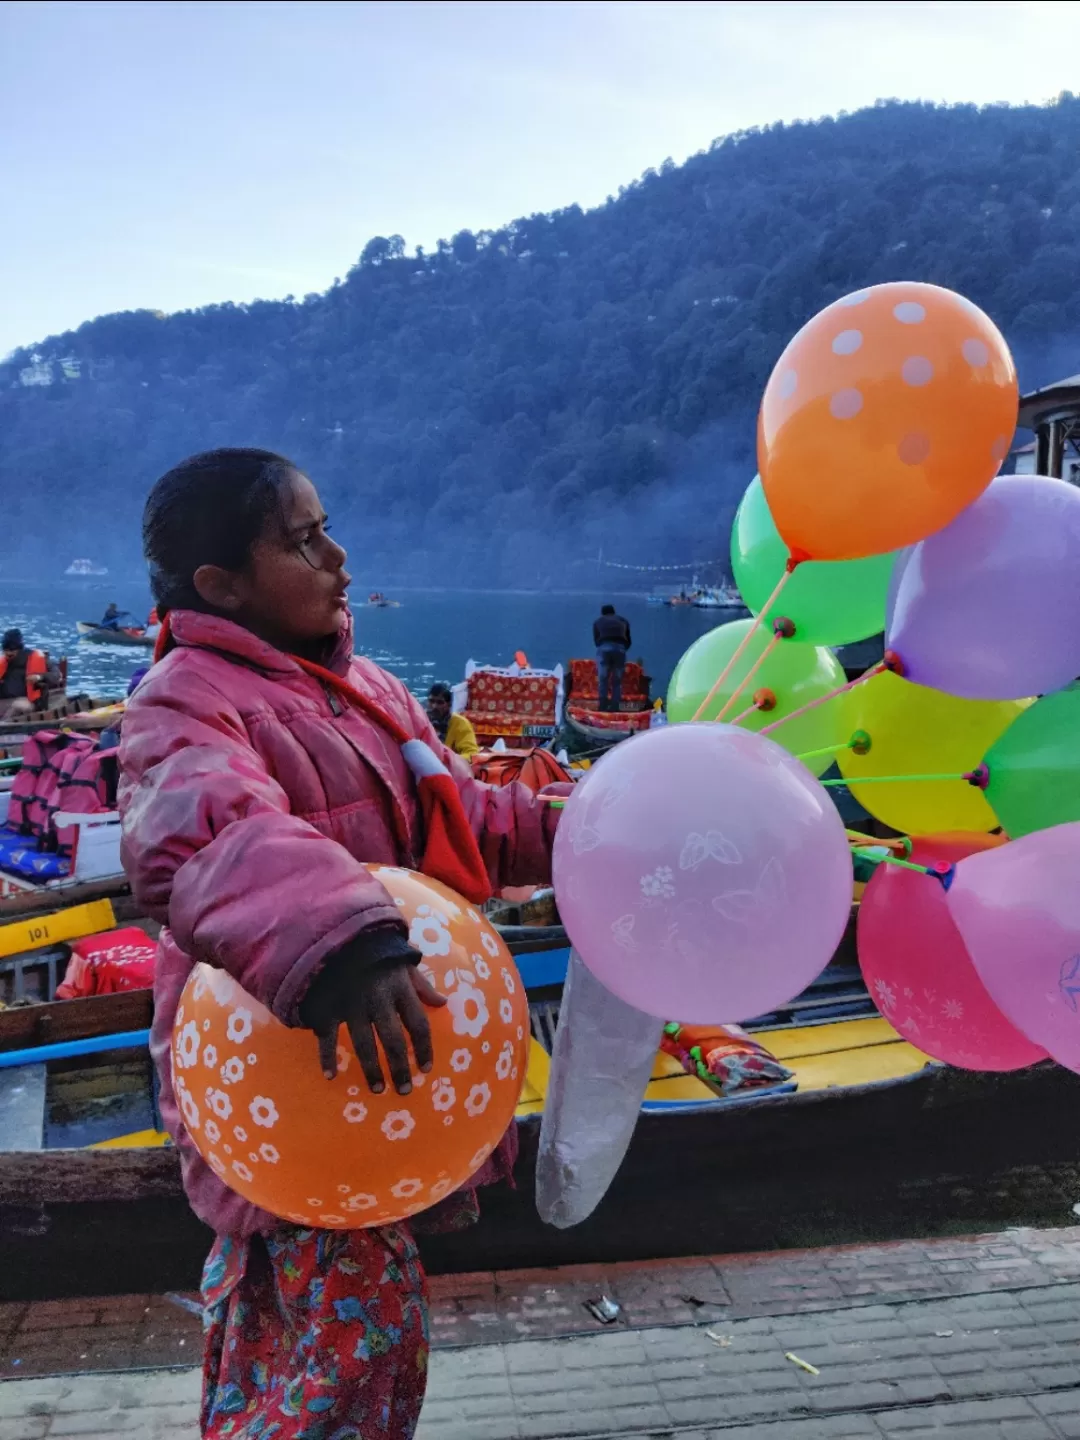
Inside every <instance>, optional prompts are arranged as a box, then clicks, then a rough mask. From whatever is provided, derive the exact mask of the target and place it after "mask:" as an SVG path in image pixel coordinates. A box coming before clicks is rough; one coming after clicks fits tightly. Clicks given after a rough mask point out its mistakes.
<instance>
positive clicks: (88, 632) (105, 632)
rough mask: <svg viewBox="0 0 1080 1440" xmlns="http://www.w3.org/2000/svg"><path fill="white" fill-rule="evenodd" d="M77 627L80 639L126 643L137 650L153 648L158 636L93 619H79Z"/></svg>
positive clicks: (94, 643)
mask: <svg viewBox="0 0 1080 1440" xmlns="http://www.w3.org/2000/svg"><path fill="white" fill-rule="evenodd" d="M75 628H76V630H78V632H79V639H80V640H85V641H87V642H88V643H89V644H91V645H126V646H128V647H129V648H134V649H136V650H152V649H153V648H154V641H155V640H156V638H157V637H156V635H148V634H147V632H146V631H145V630H113V629H111V628H110V627H109V626H107V625H97V624H95V623H94V622H93V621H92V620H79V621H77V622H76V625H75Z"/></svg>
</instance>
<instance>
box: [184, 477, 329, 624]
mask: <svg viewBox="0 0 1080 1440" xmlns="http://www.w3.org/2000/svg"><path fill="white" fill-rule="evenodd" d="M351 578H352V577H351V576H350V575H349V573H348V571H347V570H346V569H345V551H344V550H343V549H342V547H341V546H340V545H338V544H337V543H336V542H335V541H334V540H331V538H330V536H329V534H328V533H327V524H326V512H325V511H324V510H323V507H322V502H321V501H320V500H319V496H318V493H317V491H316V489H315V486H314V485H312V483H311V481H310V480H309V479H308V478H307V476H306V475H301V474H300V473H299V472H297V473H296V474H295V475H294V476H293V479H292V481H291V483H290V485H289V487H288V489H287V490H285V491H284V492H283V494H282V496H281V506H280V511H279V513H277V514H274V515H271V516H270V517H269V518H268V520H267V522H266V524H265V526H264V527H263V533H262V534H261V535H260V536H259V538H258V540H256V542H255V544H254V545H253V546H252V549H251V556H250V559H249V560H248V563H247V565H246V566H245V567H244V569H243V570H241V571H239V572H233V571H228V570H221V569H218V568H217V567H216V566H209V565H208V566H203V567H202V569H200V570H199V571H198V572H197V573H196V576H195V584H196V587H197V588H198V590H199V591H200V593H201V594H203V595H204V598H205V599H207V600H209V601H210V602H211V604H213V605H214V606H215V607H216V608H217V609H219V610H221V611H222V612H223V613H224V614H226V615H228V616H229V618H230V619H233V620H236V621H237V622H238V623H239V624H241V625H243V626H244V627H245V628H246V629H248V630H250V631H252V633H253V634H255V635H258V636H259V637H260V639H263V640H267V641H269V643H270V644H271V645H275V646H277V648H278V649H279V650H286V651H300V652H303V651H304V649H305V648H306V647H311V646H313V645H317V643H318V642H319V641H321V640H325V639H327V638H328V637H330V636H333V635H336V634H337V633H338V631H339V630H340V629H341V622H342V618H343V616H344V614H345V613H346V611H347V610H348V608H349V602H348V600H347V598H346V593H345V592H346V590H347V589H348V586H349V582H350V580H351Z"/></svg>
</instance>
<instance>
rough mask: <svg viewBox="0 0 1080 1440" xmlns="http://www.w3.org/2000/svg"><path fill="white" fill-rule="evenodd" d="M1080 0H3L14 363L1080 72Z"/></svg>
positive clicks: (1032, 96) (0, 98) (1031, 97)
mask: <svg viewBox="0 0 1080 1440" xmlns="http://www.w3.org/2000/svg"><path fill="white" fill-rule="evenodd" d="M1078 53H1080V5H1073V4H1071V3H1067V0H1049V3H1026V4H1007V3H1000V4H994V3H981V4H976V3H974V0H964V3H959V4H952V3H949V4H919V3H905V4H891V3H876V4H871V5H865V4H860V3H839V4H832V3H817V4H815V3H806V0H804V3H798V4H786V3H754V4H743V3H736V4H720V3H717V4H712V3H707V0H689V3H681V0H658V3H652V0H636V3H599V0H597V3H578V0H565V3H562V0H540V3H533V0H510V3H503V0H481V3H459V0H437V3H427V0H393V3H381V0H378V3H350V0H332V3H322V0H304V3H292V0H242V3H232V0H218V3H204V0H150V3H143V0H118V3H111V0H110V3H98V0H28V3H27V0H0V201H2V214H3V222H2V224H0V355H3V354H6V353H8V352H9V351H10V350H11V349H13V348H14V347H15V346H17V345H24V344H25V345H31V344H33V342H35V341H37V340H40V339H43V338H44V337H45V336H47V335H50V334H54V333H58V332H61V331H64V330H67V329H73V328H74V327H76V326H78V325H79V324H81V323H82V322H83V321H84V320H87V319H91V318H92V317H94V316H95V315H98V314H104V313H108V312H110V311H115V310H127V309H136V308H140V307H145V308H149V309H154V310H165V311H171V310H179V309H186V308H189V307H192V306H197V305H204V304H210V303H213V302H216V301H222V300H233V301H246V300H252V299H255V298H257V297H263V298H276V297H281V296H284V295H287V294H294V295H296V296H297V297H300V296H302V295H304V294H306V293H308V292H310V291H313V290H324V289H326V287H327V286H328V285H330V284H331V283H332V282H333V280H334V277H335V276H344V274H345V273H346V272H347V271H348V269H349V267H350V266H351V265H353V264H354V263H355V261H356V259H357V257H358V256H359V253H360V251H361V249H362V248H363V246H364V244H365V242H366V241H367V240H368V239H369V238H370V237H371V236H372V235H377V234H384V235H385V234H393V233H395V232H396V233H399V234H401V235H403V236H404V237H405V239H406V241H407V242H408V244H409V246H410V248H411V247H412V246H414V245H416V244H422V245H424V246H425V247H430V246H432V245H433V244H434V242H435V240H437V239H438V238H439V237H441V236H445V237H449V236H450V235H452V234H453V233H454V232H455V231H457V230H460V229H463V228H468V229H472V230H479V229H484V228H495V227H497V226H498V225H500V224H503V223H506V222H507V221H509V220H512V219H514V218H515V217H517V216H519V215H523V214H528V213H531V212H533V211H540V210H551V209H556V208H558V207H560V206H564V205H569V204H572V203H574V202H577V203H578V204H581V205H583V206H586V207H587V206H592V205H596V204H600V203H602V202H603V201H604V199H605V198H606V196H608V195H609V194H613V193H616V192H617V190H618V187H619V185H620V184H626V183H627V182H628V181H630V180H632V179H634V178H635V177H636V176H638V175H640V174H641V172H642V171H643V170H645V169H646V168H648V167H649V166H656V165H659V163H660V162H661V161H663V160H664V159H665V158H666V157H667V156H671V157H672V158H673V159H674V160H676V161H682V160H684V159H685V158H686V157H687V156H688V155H690V154H693V153H694V152H695V151H697V150H700V149H703V148H705V147H707V146H708V144H709V142H710V141H711V140H712V139H713V138H714V137H716V136H720V135H724V134H727V133H729V132H731V131H733V130H738V129H743V128H746V127H748V126H752V125H763V124H768V123H769V122H771V121H775V120H780V119H784V120H790V119H796V118H804V119H807V118H815V117H818V116H821V115H824V114H835V113H837V112H838V111H841V110H854V109H857V108H859V107H860V106H862V105H867V104H872V103H873V101H874V100H876V99H878V98H883V97H900V98H905V99H916V98H918V99H928V100H948V101H959V100H967V101H976V102H980V103H983V102H993V101H1000V100H1006V101H1010V102H1020V101H1043V100H1048V99H1051V98H1052V97H1054V96H1055V95H1057V94H1058V93H1059V92H1060V91H1061V90H1063V89H1070V88H1071V89H1075V88H1077V71H1076V56H1077V54H1078Z"/></svg>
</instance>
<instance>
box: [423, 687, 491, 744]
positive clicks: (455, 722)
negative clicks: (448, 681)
mask: <svg viewBox="0 0 1080 1440" xmlns="http://www.w3.org/2000/svg"><path fill="white" fill-rule="evenodd" d="M453 706H454V693H453V691H452V690H451V689H450V686H449V685H444V684H443V683H442V682H441V681H439V682H438V683H437V684H435V685H432V687H431V689H430V690H429V691H428V697H427V713H428V719H429V720H430V721H431V725H432V729H433V730H434V731H435V734H436V735H438V737H439V739H440V740H441V741H442V742H443V744H444V745H445V746H446V747H447V748H448V749H450V750H453V752H454V754H455V755H460V756H461V758H462V759H463V760H471V759H472V757H473V756H474V755H478V754H479V753H480V744H479V742H478V740H477V738H476V731H475V730H474V729H473V727H472V721H471V720H470V719H469V718H468V716H466V715H462V714H460V713H459V714H457V715H455V714H454V713H453Z"/></svg>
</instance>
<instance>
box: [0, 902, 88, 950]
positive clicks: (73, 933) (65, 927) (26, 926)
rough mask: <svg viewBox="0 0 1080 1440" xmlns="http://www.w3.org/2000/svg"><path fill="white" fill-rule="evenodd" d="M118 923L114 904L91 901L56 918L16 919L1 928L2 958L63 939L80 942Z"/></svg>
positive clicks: (48, 916) (75, 906)
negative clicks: (85, 937) (85, 936)
mask: <svg viewBox="0 0 1080 1440" xmlns="http://www.w3.org/2000/svg"><path fill="white" fill-rule="evenodd" d="M115 924H116V916H115V914H114V913H113V907H112V903H111V902H110V901H108V900H92V901H91V902H90V903H89V904H88V905H73V906H72V908H71V909H70V910H59V911H57V913H56V914H55V915H45V916H41V915H39V916H36V917H35V918H34V919H33V920H16V921H13V922H12V923H11V924H10V925H0V957H3V956H7V955H21V954H22V952H23V951H24V950H40V949H41V948H42V947H43V946H45V945H56V944H58V943H59V942H60V941H61V940H78V939H79V938H80V937H81V936H83V935H93V934H95V933H96V932H97V931H99V930H111V929H112V927H113V926H114V925H115Z"/></svg>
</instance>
